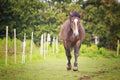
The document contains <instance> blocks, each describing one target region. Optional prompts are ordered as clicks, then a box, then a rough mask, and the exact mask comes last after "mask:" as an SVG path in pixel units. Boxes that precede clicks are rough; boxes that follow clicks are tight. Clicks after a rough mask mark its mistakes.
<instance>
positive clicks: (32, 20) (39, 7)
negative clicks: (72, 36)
mask: <svg viewBox="0 0 120 80" xmlns="http://www.w3.org/2000/svg"><path fill="white" fill-rule="evenodd" d="M0 9H1V11H0V17H1V18H0V38H3V37H5V27H6V26H9V35H10V38H12V37H13V29H14V28H16V29H17V38H18V39H20V40H22V39H23V34H24V33H26V34H27V38H28V39H30V35H29V34H31V32H32V31H33V32H34V38H35V39H38V40H34V42H35V43H37V42H39V40H40V39H39V38H40V35H41V34H42V33H50V34H51V35H52V36H58V34H59V30H60V26H61V24H62V23H63V22H64V21H65V20H66V19H68V18H69V12H71V11H77V12H79V13H81V14H82V18H81V22H82V23H83V25H84V28H85V30H86V39H85V41H84V43H85V44H87V45H91V42H92V38H93V36H98V37H99V40H100V43H99V46H100V47H101V46H102V47H106V48H108V49H116V42H117V40H118V39H120V28H119V25H120V18H119V16H120V3H118V1H117V0H86V1H85V0H76V2H73V1H72V0H0Z"/></svg>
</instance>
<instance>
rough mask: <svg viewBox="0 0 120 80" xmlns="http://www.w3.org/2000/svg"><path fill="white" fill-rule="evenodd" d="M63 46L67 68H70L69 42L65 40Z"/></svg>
mask: <svg viewBox="0 0 120 80" xmlns="http://www.w3.org/2000/svg"><path fill="white" fill-rule="evenodd" d="M64 48H65V53H66V57H67V60H68V62H67V70H71V68H72V66H71V57H72V56H71V53H70V44H68V43H67V42H66V43H64Z"/></svg>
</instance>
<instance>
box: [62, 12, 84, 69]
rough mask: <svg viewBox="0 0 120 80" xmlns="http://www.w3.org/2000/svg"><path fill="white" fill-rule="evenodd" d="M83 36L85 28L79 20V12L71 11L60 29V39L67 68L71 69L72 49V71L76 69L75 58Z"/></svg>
mask: <svg viewBox="0 0 120 80" xmlns="http://www.w3.org/2000/svg"><path fill="white" fill-rule="evenodd" d="M84 38H85V30H84V28H83V26H82V24H81V22H80V14H79V13H77V12H71V13H70V17H69V19H68V20H66V21H65V22H64V24H63V25H62V27H61V30H60V39H61V40H62V42H63V44H64V48H65V52H66V56H67V60H68V63H67V70H71V68H72V66H71V53H70V52H71V49H72V48H73V49H74V56H75V61H74V67H73V70H74V71H78V63H77V58H78V54H79V49H80V46H81V43H82V41H83V39H84Z"/></svg>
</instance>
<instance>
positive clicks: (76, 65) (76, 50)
mask: <svg viewBox="0 0 120 80" xmlns="http://www.w3.org/2000/svg"><path fill="white" fill-rule="evenodd" d="M80 46H81V44H80V42H77V44H76V45H75V47H74V56H75V61H74V67H73V71H78V63H77V58H78V56H79V49H80Z"/></svg>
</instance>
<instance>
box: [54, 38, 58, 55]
mask: <svg viewBox="0 0 120 80" xmlns="http://www.w3.org/2000/svg"><path fill="white" fill-rule="evenodd" d="M55 43H56V53H58V37H56V40H55Z"/></svg>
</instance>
